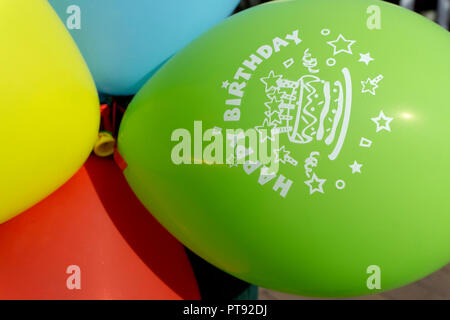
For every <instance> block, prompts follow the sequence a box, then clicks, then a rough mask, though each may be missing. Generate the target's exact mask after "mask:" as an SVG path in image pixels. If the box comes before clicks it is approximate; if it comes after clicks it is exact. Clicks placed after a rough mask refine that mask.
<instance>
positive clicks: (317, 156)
mask: <svg viewBox="0 0 450 320" xmlns="http://www.w3.org/2000/svg"><path fill="white" fill-rule="evenodd" d="M318 36H322V37H323V38H324V39H325V41H324V42H316V44H315V45H316V46H315V47H309V46H308V44H307V41H306V40H305V39H302V38H301V33H300V31H299V30H295V31H294V32H293V33H291V34H288V35H287V36H286V37H285V39H295V43H292V42H291V43H288V42H286V41H283V40H282V39H281V38H280V37H277V38H275V39H273V43H274V47H275V45H276V44H277V45H278V47H277V48H276V50H275V49H274V51H280V50H281V49H280V48H281V46H280V44H282V46H286V47H288V46H291V48H294V50H292V57H291V58H289V59H287V60H284V61H282V60H281V61H279V62H278V63H277V62H276V60H275V59H276V58H273V57H270V58H269V56H267V57H265V58H266V59H274V60H271V63H272V64H271V68H270V69H269V70H270V71H269V72H268V73H267V71H266V72H265V74H259V76H257V77H255V78H251V74H252V73H253V72H256V70H257V66H256V65H251V64H249V63H248V62H249V61H250V60H251V61H258V63H259V64H261V63H262V61H263V60H262V59H259V58H258V57H257V56H256V55H255V54H253V55H251V56H250V57H251V59H250V60H245V61H244V63H243V65H242V66H240V67H239V68H238V72H237V73H236V75H235V77H234V79H238V78H239V77H240V76H242V75H244V79H245V80H249V81H256V79H257V81H258V86H259V88H260V89H259V90H260V92H261V95H263V96H264V98H265V102H263V103H261V102H258V104H261V114H260V115H261V117H260V118H257V119H256V121H257V125H255V126H254V128H255V129H256V131H257V132H258V134H259V137H260V141H261V142H266V141H267V140H271V141H276V140H277V141H278V142H279V145H278V147H277V148H276V149H275V150H274V154H275V161H276V162H277V163H279V164H280V166H279V170H278V171H280V172H278V173H270V172H269V171H268V170H267V168H264V169H263V170H261V176H260V180H259V182H260V184H265V183H266V181H270V179H272V177H273V176H277V177H278V180H279V182H277V183H276V184H275V186H274V190H278V188H279V186H283V188H284V189H283V192H282V193H281V196H283V197H286V195H287V194H288V191H289V189H290V188H291V187H292V185H294V183H295V181H292V180H289V179H288V178H287V177H285V176H284V175H283V167H284V166H289V167H291V170H303V171H304V177H305V181H302V183H301V185H302V186H303V188H304V187H305V186H306V190H305V191H307V192H308V194H309V195H313V194H325V193H326V191H327V190H330V189H331V188H333V189H335V190H339V191H342V190H344V189H345V188H346V187H347V185H348V183H349V181H348V180H349V179H350V178H352V179H353V177H355V178H356V177H357V176H359V175H362V174H363V173H364V168H363V167H364V164H363V163H362V161H360V160H359V159H347V158H345V157H344V156H343V154H345V146H346V145H347V144H349V141H348V134H349V130H350V129H351V127H352V112H354V110H356V108H365V109H364V110H362V111H363V112H367V125H366V126H365V127H366V128H367V129H368V130H369V131H364V132H365V133H364V132H359V133H358V132H356V133H355V132H354V131H352V134H360V136H359V137H358V141H359V144H358V145H354V141H355V140H354V139H352V143H353V145H352V147H353V148H360V151H361V152H367V151H368V150H371V148H373V141H374V139H376V136H377V135H378V134H382V133H381V132H391V123H392V121H393V120H394V118H393V117H392V116H390V114H389V112H386V110H383V109H382V108H381V106H376V105H374V104H373V103H372V102H371V101H373V100H372V99H373V97H375V96H377V94H378V92H379V91H380V90H383V89H382V87H383V85H384V81H385V77H384V75H383V74H380V73H371V72H369V71H368V70H369V68H368V67H369V65H370V66H372V65H373V64H375V65H376V57H373V56H372V54H371V53H370V52H367V51H362V52H358V53H356V52H354V50H355V48H357V46H356V44H357V40H350V39H349V38H347V37H346V36H344V35H343V34H341V33H337V34H334V35H333V32H332V31H331V30H329V29H322V30H320V31H319V32H318ZM267 47H268V46H267V45H265V46H263V47H261V48H259V49H257V50H256V52H257V53H258V52H259V53H261V52H262V53H263V55H264V54H266V53H267V51H265V50H266V49H267ZM263 48H264V50H262V49H263ZM319 50H320V52H322V56H321V57H316V56H315V55H314V53H317V52H319ZM258 59H259V60H258ZM339 65H340V66H339ZM357 69H358V70H357ZM352 70H353V72H352ZM366 70H367V71H366ZM370 70H373V69H371V68H370ZM361 71H362V74H363V75H362V76H361ZM247 72H248V74H247ZM253 79H255V80H253ZM223 84H225V85H222V88H225V89H227V90H228V91H229V93H230V94H233V91H232V88H236V87H239V88H245V87H246V83H243V84H242V83H238V82H234V83H232V84H230V82H229V81H228V80H227V81H225V82H223ZM234 95H235V96H236V95H237V96H238V98H239V99H238V100H227V102H226V103H227V104H231V105H237V106H240V104H241V102H242V101H243V100H242V98H243V96H244V92H239V94H236V93H235V94H234ZM361 98H363V99H364V100H363V101H364V104H365V105H364V106H361V105H358V106H354V101H355V100H356V99H358V100H359V101H361ZM249 103H250V102H249ZM369 106H370V107H369ZM374 108H375V109H374ZM238 114H239V113H238ZM261 119H262V120H261ZM260 121H261V122H260ZM370 123H372V124H370ZM373 124H375V125H376V127H372V126H373ZM358 127H359V128H361V127H364V126H361V125H360V126H358ZM372 129H373V130H372ZM369 132H372V133H370V134H369ZM282 137H283V139H281V138H282ZM278 142H277V144H278ZM324 145H325V146H326V147H325V148H323V146H324ZM318 149H320V150H322V151H321V152H319V151H318ZM324 150H325V151H324ZM356 154H358V153H356ZM342 157H344V159H345V160H344V161H348V164H347V165H345V166H344V167H342V164H340V167H339V168H336V170H334V171H333V172H334V173H335V174H336V175H337V176H334V177H333V178H332V179H331V178H330V177H326V176H324V174H323V173H322V172H321V165H327V166H329V165H333V163H337V161H336V160H337V159H340V158H342ZM330 161H331V163H328V164H327V163H326V162H330ZM340 163H342V162H340ZM299 164H303V166H302V165H299ZM257 166H258V164H256V165H251V166H250V167H249V168H250V169H248V168H247V169H246V172H247V174H248V173H249V172H253V171H254V169H253V168H256V167H257ZM244 167H245V166H244ZM292 167H294V169H292ZM328 172H329V170H328ZM349 175H350V176H349ZM267 177H268V178H267ZM343 177H345V178H343ZM278 180H277V181H278Z"/></svg>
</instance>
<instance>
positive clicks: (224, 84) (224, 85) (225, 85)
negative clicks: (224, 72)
mask: <svg viewBox="0 0 450 320" xmlns="http://www.w3.org/2000/svg"><path fill="white" fill-rule="evenodd" d="M229 85H230V82H228V80H227V81H224V82H222V88H224V89H226V88H228V86H229Z"/></svg>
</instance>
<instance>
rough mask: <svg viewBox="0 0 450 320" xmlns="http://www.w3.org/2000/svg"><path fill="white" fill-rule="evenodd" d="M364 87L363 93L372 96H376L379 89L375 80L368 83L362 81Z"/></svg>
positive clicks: (368, 80) (369, 80)
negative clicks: (368, 93)
mask: <svg viewBox="0 0 450 320" xmlns="http://www.w3.org/2000/svg"><path fill="white" fill-rule="evenodd" d="M361 84H362V86H363V88H362V93H366V92H370V94H372V95H375V94H376V92H375V90H376V89H377V88H378V85H377V84H376V83H375V79H370V78H369V79H367V80H366V81H361Z"/></svg>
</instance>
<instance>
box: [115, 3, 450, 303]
mask: <svg viewBox="0 0 450 320" xmlns="http://www.w3.org/2000/svg"><path fill="white" fill-rule="evenodd" d="M449 54H450V37H449V34H448V32H447V31H445V30H444V29H441V28H440V27H439V26H437V25H435V24H434V23H432V22H430V21H427V20H426V19H425V18H423V17H421V16H419V15H417V14H415V13H412V12H410V11H407V10H405V9H402V8H400V7H397V6H394V5H391V4H388V3H385V2H381V1H372V0H340V1H335V0H320V1H319V0H299V1H280V2H273V3H269V4H265V5H261V6H258V7H256V8H253V9H251V10H247V11H245V12H242V13H240V14H237V15H235V16H234V17H232V18H230V19H228V20H227V21H225V22H224V23H222V24H221V25H219V26H217V27H216V28H214V29H213V30H211V31H209V32H207V33H206V34H204V35H203V36H201V37H200V38H199V39H197V40H196V41H194V42H193V43H191V44H190V45H189V46H188V47H187V48H185V49H184V50H183V51H182V52H180V53H179V54H178V55H176V56H175V57H174V58H173V59H172V60H171V61H169V62H168V63H167V65H165V67H163V68H162V69H161V70H160V72H158V73H157V74H156V75H155V76H154V77H153V78H152V79H151V80H150V81H149V82H148V83H147V84H146V86H145V87H144V88H143V89H142V91H141V92H140V93H139V94H138V95H137V96H136V97H135V99H134V101H133V102H132V103H131V105H130V107H129V109H128V110H127V112H126V115H125V118H124V120H123V123H122V126H121V130H120V134H119V152H120V154H121V155H122V157H123V158H124V160H125V161H126V163H127V164H128V167H127V168H126V170H125V171H124V174H125V176H126V178H127V180H128V182H129V184H130V185H131V187H132V188H133V190H134V191H135V193H136V194H137V196H138V197H139V198H140V200H141V201H142V202H143V203H144V205H145V206H146V207H147V208H148V209H149V210H150V211H151V212H152V213H153V214H154V215H155V217H156V218H157V219H158V220H159V221H160V222H161V223H162V224H163V225H164V226H165V227H166V228H167V229H168V230H169V231H170V232H171V233H172V234H173V235H174V236H175V237H177V238H178V239H179V240H180V241H181V242H182V243H184V244H185V245H186V246H188V247H189V248H190V249H192V250H193V251H194V252H196V253H197V254H199V255H200V256H201V257H203V258H204V259H206V260H207V261H209V262H210V263H212V264H214V265H215V266H217V267H219V268H221V269H223V270H225V271H226V272H228V273H230V274H232V275H234V276H236V277H238V278H241V279H244V280H247V281H249V282H251V283H254V284H257V285H260V286H263V287H267V288H270V289H275V290H280V291H285V292H289V293H296V294H302V295H308V296H328V297H334V296H355V295H365V294H372V293H378V292H381V291H384V290H390V289H393V288H396V287H399V286H402V285H405V284H407V283H410V282H413V281H415V280H418V279H420V278H422V277H424V276H426V275H428V274H430V273H431V272H434V271H435V270H437V269H439V268H440V267H442V266H444V265H445V264H447V263H448V262H449V261H450V232H449V230H450V197H449V196H448V191H449V190H450V170H449V164H450V125H449V121H450V120H449V119H450V105H449V101H450V90H449V80H448V79H449V75H450V64H449V63H448V56H449ZM196 121H197V122H196ZM194 122H195V123H194ZM200 125H201V126H200ZM231 129H242V130H243V131H244V132H245V131H246V130H247V129H249V130H248V136H246V137H247V138H246V139H243V136H242V135H239V134H238V132H239V131H236V134H235V135H229V136H227V133H228V132H230V131H229V130H231ZM250 129H251V130H250ZM252 132H256V133H257V139H256V140H257V147H258V148H260V149H259V150H264V147H267V148H268V149H267V152H268V154H269V155H270V156H268V157H266V158H264V157H263V156H262V155H260V154H259V153H260V151H258V150H257V149H255V148H252V146H253V144H254V141H253V140H252V138H251V133H252ZM202 134H203V135H204V136H203V137H202ZM244 137H245V135H244ZM202 138H203V139H202ZM242 141H244V142H242ZM252 141H253V142H252ZM227 147H230V148H231V153H230V152H228V151H226V149H227ZM250 148H252V149H251V150H250ZM213 149H215V151H212V150H213ZM252 151H253V153H252ZM208 154H209V156H208ZM255 154H256V155H257V156H258V157H257V158H256V160H255V159H254V158H251V157H252V156H255ZM263 158H264V159H263ZM227 160H228V161H227ZM213 161H215V163H214V164H211V163H212V162H213ZM180 162H181V163H180ZM236 162H239V163H236ZM277 166H278V167H277Z"/></svg>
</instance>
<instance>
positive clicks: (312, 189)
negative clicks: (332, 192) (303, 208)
mask: <svg viewBox="0 0 450 320" xmlns="http://www.w3.org/2000/svg"><path fill="white" fill-rule="evenodd" d="M326 181H327V179H319V178H317V176H316V174H315V173H313V176H312V178H311V180H308V181H305V184H306V185H307V186H308V187H309V194H313V193H315V192H320V193H324V191H323V184H324V183H325V182H326ZM316 183H318V184H319V185H318V186H316V187H315V186H314V185H313V184H316Z"/></svg>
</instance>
